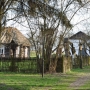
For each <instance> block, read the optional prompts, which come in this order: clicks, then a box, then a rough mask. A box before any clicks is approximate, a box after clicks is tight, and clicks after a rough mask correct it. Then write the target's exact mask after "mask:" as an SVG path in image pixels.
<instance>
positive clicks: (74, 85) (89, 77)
mask: <svg viewBox="0 0 90 90" xmlns="http://www.w3.org/2000/svg"><path fill="white" fill-rule="evenodd" d="M89 80H90V73H89V74H88V75H87V74H86V75H84V76H81V77H79V78H78V79H77V80H76V81H74V82H73V83H71V84H70V87H71V88H73V89H78V88H79V87H80V86H82V85H84V84H85V83H86V82H88V81H89Z"/></svg>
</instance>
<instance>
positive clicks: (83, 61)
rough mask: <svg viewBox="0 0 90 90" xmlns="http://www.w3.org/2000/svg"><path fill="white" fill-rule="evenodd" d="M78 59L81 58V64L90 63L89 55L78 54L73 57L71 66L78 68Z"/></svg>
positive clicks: (86, 64)
mask: <svg viewBox="0 0 90 90" xmlns="http://www.w3.org/2000/svg"><path fill="white" fill-rule="evenodd" d="M80 59H82V66H83V67H84V66H88V65H90V57H89V56H82V57H81V58H80V56H77V58H75V59H73V61H72V64H73V68H78V67H80V63H81V62H80Z"/></svg>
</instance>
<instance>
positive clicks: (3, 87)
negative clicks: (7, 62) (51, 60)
mask: <svg viewBox="0 0 90 90" xmlns="http://www.w3.org/2000/svg"><path fill="white" fill-rule="evenodd" d="M88 68H90V67H86V68H84V69H73V70H72V71H71V72H68V73H67V74H60V73H56V74H45V75H44V77H43V78H42V76H41V74H19V73H9V72H8V73H6V72H0V90H71V89H70V88H69V85H70V83H72V82H73V81H75V80H76V79H77V78H78V77H80V75H84V74H85V73H87V74H88V73H89V72H90V69H88ZM88 83H89V84H86V86H83V87H87V86H88V87H90V86H89V85H90V82H88Z"/></svg>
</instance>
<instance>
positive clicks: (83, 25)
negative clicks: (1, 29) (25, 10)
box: [6, 10, 90, 36]
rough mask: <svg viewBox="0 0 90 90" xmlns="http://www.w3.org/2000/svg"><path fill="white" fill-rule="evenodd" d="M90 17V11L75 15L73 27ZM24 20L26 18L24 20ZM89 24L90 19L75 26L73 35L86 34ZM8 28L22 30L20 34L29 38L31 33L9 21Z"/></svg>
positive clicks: (10, 15) (10, 14)
mask: <svg viewBox="0 0 90 90" xmlns="http://www.w3.org/2000/svg"><path fill="white" fill-rule="evenodd" d="M8 17H9V18H11V17H13V14H12V12H9V16H8ZM89 17H90V10H88V11H84V12H78V13H77V14H75V16H74V17H73V19H72V20H71V23H72V24H73V26H74V25H75V24H77V23H78V22H80V21H82V20H84V19H87V18H89ZM23 20H24V18H23ZM89 23H90V19H87V20H84V21H82V22H80V23H79V24H77V25H75V26H74V27H73V33H74V34H75V33H77V32H78V31H83V32H85V30H86V29H88V30H89V29H90V27H89ZM23 25H25V26H27V22H26V21H24V23H23ZM6 26H10V27H15V28H17V29H18V30H20V32H22V34H24V35H25V36H27V33H29V29H28V28H26V27H24V26H22V25H20V24H18V23H15V24H14V21H12V20H11V21H8V22H7V25H6Z"/></svg>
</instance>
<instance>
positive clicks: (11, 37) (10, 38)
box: [0, 27, 30, 58]
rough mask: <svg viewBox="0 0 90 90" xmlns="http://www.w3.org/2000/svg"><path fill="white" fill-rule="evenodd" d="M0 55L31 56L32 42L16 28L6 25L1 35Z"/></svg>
mask: <svg viewBox="0 0 90 90" xmlns="http://www.w3.org/2000/svg"><path fill="white" fill-rule="evenodd" d="M0 56H2V57H11V56H12V57H21V58H28V57H30V42H29V40H28V39H27V38H26V37H25V36H24V35H23V34H22V33H21V32H20V31H19V30H18V29H16V28H13V27H5V28H4V29H3V31H2V32H1V36H0Z"/></svg>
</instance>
